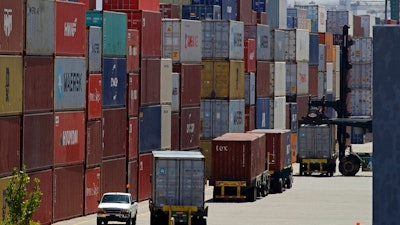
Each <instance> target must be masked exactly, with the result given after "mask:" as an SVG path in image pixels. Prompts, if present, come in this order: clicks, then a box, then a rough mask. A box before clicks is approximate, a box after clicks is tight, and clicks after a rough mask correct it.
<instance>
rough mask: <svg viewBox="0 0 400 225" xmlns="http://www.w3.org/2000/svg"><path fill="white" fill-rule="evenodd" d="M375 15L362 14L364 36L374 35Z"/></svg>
mask: <svg viewBox="0 0 400 225" xmlns="http://www.w3.org/2000/svg"><path fill="white" fill-rule="evenodd" d="M375 24H376V23H375V17H374V16H371V15H361V27H362V29H363V30H364V37H372V33H373V32H372V31H373V26H375Z"/></svg>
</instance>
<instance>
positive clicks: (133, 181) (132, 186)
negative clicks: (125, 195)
mask: <svg viewBox="0 0 400 225" xmlns="http://www.w3.org/2000/svg"><path fill="white" fill-rule="evenodd" d="M128 179H129V180H128V184H129V193H131V195H132V199H133V200H135V201H137V200H138V161H137V159H136V160H133V161H129V162H128Z"/></svg>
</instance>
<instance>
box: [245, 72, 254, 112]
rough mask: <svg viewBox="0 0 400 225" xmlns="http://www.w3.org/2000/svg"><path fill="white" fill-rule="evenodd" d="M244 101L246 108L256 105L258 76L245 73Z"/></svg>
mask: <svg viewBox="0 0 400 225" xmlns="http://www.w3.org/2000/svg"><path fill="white" fill-rule="evenodd" d="M244 77H245V86H244V100H245V104H246V106H249V105H254V104H255V103H256V75H255V73H252V72H250V73H245V76H244Z"/></svg>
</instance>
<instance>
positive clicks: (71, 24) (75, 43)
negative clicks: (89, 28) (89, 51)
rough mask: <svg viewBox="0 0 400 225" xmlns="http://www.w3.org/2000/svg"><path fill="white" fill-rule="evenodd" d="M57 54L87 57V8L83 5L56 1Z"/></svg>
mask: <svg viewBox="0 0 400 225" xmlns="http://www.w3.org/2000/svg"><path fill="white" fill-rule="evenodd" d="M55 8H56V13H55V15H56V21H55V37H56V40H55V54H56V55H59V56H71V55H72V56H85V50H86V48H85V45H86V13H85V12H86V11H85V10H86V6H85V5H84V4H82V3H76V2H67V1H56V5H55Z"/></svg>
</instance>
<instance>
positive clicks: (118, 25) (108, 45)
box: [103, 11, 128, 68]
mask: <svg viewBox="0 0 400 225" xmlns="http://www.w3.org/2000/svg"><path fill="white" fill-rule="evenodd" d="M126 24H127V15H126V14H125V13H121V12H115V11H113V12H112V11H103V56H108V57H126V53H127V52H126V46H127V44H126V42H127V36H128V34H127V33H128V27H127V26H126ZM125 68H126V65H125Z"/></svg>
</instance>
